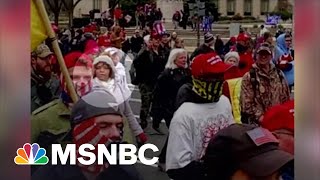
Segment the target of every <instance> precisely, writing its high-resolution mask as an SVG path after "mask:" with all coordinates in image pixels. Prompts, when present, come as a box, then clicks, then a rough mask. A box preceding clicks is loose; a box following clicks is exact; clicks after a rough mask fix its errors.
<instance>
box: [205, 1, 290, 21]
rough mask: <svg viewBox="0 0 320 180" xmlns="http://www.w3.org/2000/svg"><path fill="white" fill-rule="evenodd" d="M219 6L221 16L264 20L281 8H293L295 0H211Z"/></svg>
mask: <svg viewBox="0 0 320 180" xmlns="http://www.w3.org/2000/svg"><path fill="white" fill-rule="evenodd" d="M211 1H214V2H215V4H216V5H217V8H218V11H219V13H221V16H233V15H236V14H238V13H239V14H240V15H241V16H253V17H255V18H259V19H263V18H265V15H266V14H268V13H270V12H272V11H274V10H275V9H276V8H277V7H279V6H286V8H288V7H290V5H291V6H292V5H293V3H294V0H211Z"/></svg>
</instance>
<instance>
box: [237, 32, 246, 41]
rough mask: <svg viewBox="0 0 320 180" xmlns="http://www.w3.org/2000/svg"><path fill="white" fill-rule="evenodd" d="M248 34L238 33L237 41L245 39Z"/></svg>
mask: <svg viewBox="0 0 320 180" xmlns="http://www.w3.org/2000/svg"><path fill="white" fill-rule="evenodd" d="M247 40H249V36H248V35H247V34H246V33H240V34H239V35H238V37H237V41H247Z"/></svg>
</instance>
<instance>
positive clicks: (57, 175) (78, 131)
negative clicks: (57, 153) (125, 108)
mask: <svg viewBox="0 0 320 180" xmlns="http://www.w3.org/2000/svg"><path fill="white" fill-rule="evenodd" d="M120 109H121V108H120V107H119V106H118V103H117V101H116V99H115V98H114V96H113V95H112V94H111V93H110V92H108V91H103V90H99V91H92V92H90V93H88V94H87V95H85V96H83V97H81V99H80V100H79V101H78V102H77V103H75V104H74V106H73V107H72V111H71V115H70V121H69V123H70V124H71V130H70V131H71V134H72V141H73V143H74V144H75V145H76V151H77V152H78V151H79V148H80V146H81V145H82V144H91V145H93V146H94V147H95V149H97V148H98V144H100V145H101V144H104V145H105V146H106V148H107V149H108V150H110V145H111V144H117V145H119V144H122V143H124V142H123V141H122V136H123V126H124V121H123V114H122V113H121V110H120ZM118 147H119V146H118ZM91 153H94V154H95V156H97V155H98V151H92V152H91ZM76 156H77V158H85V157H83V156H81V155H80V154H78V153H77V155H76ZM66 172H67V173H66ZM32 179H35V180H40V179H48V180H56V179H84V180H85V179H86V180H93V179H95V180H102V179H119V180H141V179H142V178H141V176H140V175H139V173H138V171H137V170H136V168H135V167H134V166H128V165H111V164H109V163H108V161H106V160H104V162H103V164H98V161H95V162H94V163H93V164H92V165H82V164H81V163H79V161H77V162H76V165H70V164H68V163H67V164H65V165H62V164H58V165H54V166H53V165H52V164H51V163H48V164H47V165H45V166H42V167H40V168H39V169H38V170H37V171H36V172H35V173H34V174H33V175H32Z"/></svg>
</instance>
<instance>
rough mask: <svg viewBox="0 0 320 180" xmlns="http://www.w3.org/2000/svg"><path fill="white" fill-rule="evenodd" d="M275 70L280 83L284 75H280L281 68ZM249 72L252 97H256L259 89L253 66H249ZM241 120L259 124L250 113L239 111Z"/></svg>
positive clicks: (246, 122)
mask: <svg viewBox="0 0 320 180" xmlns="http://www.w3.org/2000/svg"><path fill="white" fill-rule="evenodd" d="M276 70H277V74H278V76H279V78H280V82H281V83H282V81H283V79H284V77H283V76H282V75H281V70H280V69H278V68H276ZM249 74H250V82H251V85H252V89H253V94H254V95H253V97H256V96H257V90H259V82H258V80H257V75H256V70H255V69H254V68H251V69H250V71H249ZM263 109H266V108H265V107H264V106H263ZM241 122H242V123H244V124H252V123H253V124H258V125H259V121H258V119H255V118H254V117H253V116H252V115H250V114H247V113H244V112H241Z"/></svg>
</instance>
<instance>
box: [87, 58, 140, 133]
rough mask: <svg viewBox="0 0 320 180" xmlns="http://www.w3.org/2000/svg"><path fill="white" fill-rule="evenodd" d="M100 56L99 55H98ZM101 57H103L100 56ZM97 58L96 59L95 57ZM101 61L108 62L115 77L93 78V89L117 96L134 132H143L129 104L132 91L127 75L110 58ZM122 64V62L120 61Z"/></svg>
mask: <svg viewBox="0 0 320 180" xmlns="http://www.w3.org/2000/svg"><path fill="white" fill-rule="evenodd" d="M98 58H99V57H98ZM100 58H101V57H100ZM95 60H96V59H95ZM100 62H105V63H107V64H108V65H109V66H110V67H111V69H112V71H114V72H112V73H113V74H112V75H111V77H114V78H109V80H108V81H101V80H99V79H98V78H97V77H95V78H94V79H93V88H92V90H93V91H94V90H99V89H100V90H101V89H103V90H107V91H109V92H110V93H111V94H113V96H114V97H115V99H116V101H117V103H118V104H119V108H120V110H121V112H122V113H123V114H124V115H125V116H126V118H127V119H128V123H129V127H130V129H131V130H132V132H133V134H134V135H135V136H137V135H139V134H141V133H143V130H142V128H141V126H140V125H139V123H138V121H137V119H136V118H135V117H134V114H133V112H132V110H131V107H130V104H129V99H130V96H131V91H130V89H129V88H128V85H127V84H126V80H125V76H124V77H123V75H121V73H122V72H121V70H120V74H119V73H118V71H117V70H116V68H115V67H114V65H113V62H112V61H111V60H110V61H109V60H103V61H100ZM94 64H97V62H94ZM118 64H121V63H118ZM122 67H123V66H122Z"/></svg>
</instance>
